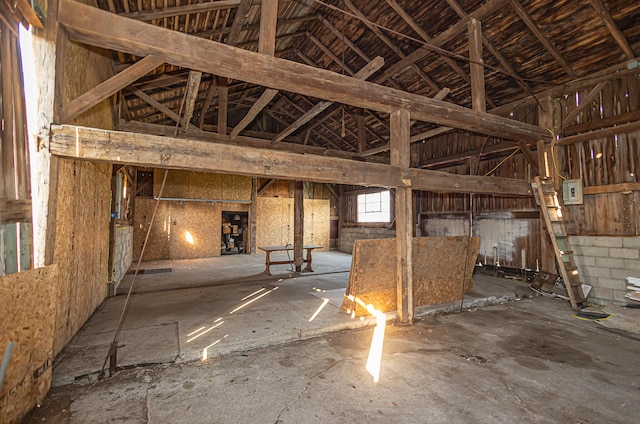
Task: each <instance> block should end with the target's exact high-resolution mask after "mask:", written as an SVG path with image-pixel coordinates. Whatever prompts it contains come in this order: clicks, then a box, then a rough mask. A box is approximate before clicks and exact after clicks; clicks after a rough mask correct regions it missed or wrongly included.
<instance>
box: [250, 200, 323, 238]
mask: <svg viewBox="0 0 640 424" xmlns="http://www.w3.org/2000/svg"><path fill="white" fill-rule="evenodd" d="M330 213H331V211H330V206H329V200H323V199H304V243H305V244H315V245H318V246H322V247H323V249H328V248H329V230H330V227H329V220H330ZM256 242H257V245H258V246H284V245H287V244H293V199H290V198H284V197H258V199H256Z"/></svg>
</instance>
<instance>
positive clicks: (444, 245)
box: [342, 237, 480, 316]
mask: <svg viewBox="0 0 640 424" xmlns="http://www.w3.org/2000/svg"><path fill="white" fill-rule="evenodd" d="M479 244H480V239H478V238H471V239H469V237H415V238H414V239H413V299H414V306H422V305H430V304H436V303H445V302H451V301H454V300H459V299H461V298H462V293H463V281H464V292H467V291H469V290H471V289H472V288H473V283H472V281H471V275H472V274H473V269H474V264H475V260H476V258H477V255H478V246H479ZM351 261H352V262H351V273H350V275H349V282H348V284H347V289H346V291H345V296H349V295H350V296H352V297H354V298H355V297H357V298H358V299H360V300H361V301H362V302H363V303H364V304H365V305H368V304H371V305H373V307H374V308H376V309H377V310H378V311H382V312H388V311H394V310H396V309H397V294H396V281H397V277H396V275H397V266H396V263H397V257H396V240H395V239H378V240H356V242H355V244H354V246H353V256H352V259H351ZM465 263H466V266H465ZM465 272H466V273H465ZM342 308H343V310H348V311H350V312H353V311H355V316H364V315H368V314H369V313H368V312H367V311H366V309H365V308H364V307H363V306H361V305H360V304H359V303H358V302H356V301H352V300H349V299H348V298H347V297H345V301H344V303H343V305H342Z"/></svg>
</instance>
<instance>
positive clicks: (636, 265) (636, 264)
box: [624, 259, 640, 271]
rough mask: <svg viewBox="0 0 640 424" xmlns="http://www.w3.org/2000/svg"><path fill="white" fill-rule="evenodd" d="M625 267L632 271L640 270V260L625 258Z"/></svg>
mask: <svg viewBox="0 0 640 424" xmlns="http://www.w3.org/2000/svg"><path fill="white" fill-rule="evenodd" d="M624 267H625V269H628V270H630V271H640V260H636V259H625V260H624Z"/></svg>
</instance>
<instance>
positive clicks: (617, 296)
mask: <svg viewBox="0 0 640 424" xmlns="http://www.w3.org/2000/svg"><path fill="white" fill-rule="evenodd" d="M626 293H627V292H626V291H623V290H614V291H613V300H614V301H616V302H624V303H627V300H628V299H627V298H626V297H624V295H625V294H626Z"/></svg>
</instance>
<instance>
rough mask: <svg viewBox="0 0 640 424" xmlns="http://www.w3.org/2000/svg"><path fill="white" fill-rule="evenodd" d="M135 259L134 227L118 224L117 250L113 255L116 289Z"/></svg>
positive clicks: (113, 276) (113, 273)
mask: <svg viewBox="0 0 640 424" xmlns="http://www.w3.org/2000/svg"><path fill="white" fill-rule="evenodd" d="M132 261H133V227H132V226H131V225H124V226H117V227H116V238H115V251H114V256H113V271H112V274H111V275H112V278H113V283H114V284H115V287H114V288H115V289H117V288H118V284H120V281H121V280H122V278H123V277H124V275H125V274H126V272H127V270H128V269H129V266H131V262H132Z"/></svg>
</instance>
